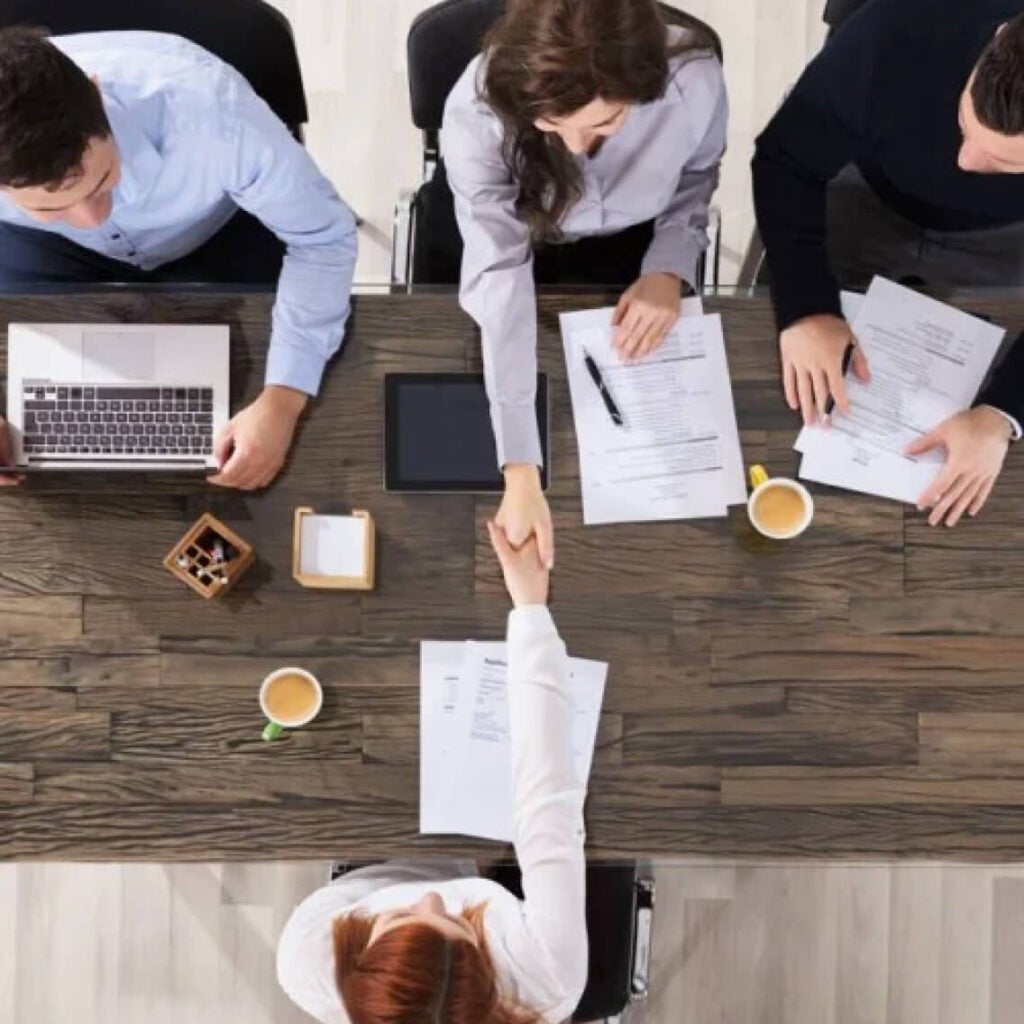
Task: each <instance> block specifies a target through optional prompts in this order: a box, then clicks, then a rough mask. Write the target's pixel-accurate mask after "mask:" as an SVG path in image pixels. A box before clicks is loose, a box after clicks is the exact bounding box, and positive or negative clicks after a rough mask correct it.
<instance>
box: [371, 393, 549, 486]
mask: <svg viewBox="0 0 1024 1024" xmlns="http://www.w3.org/2000/svg"><path fill="white" fill-rule="evenodd" d="M547 407H548V403H547V378H546V377H545V376H544V375H543V374H540V375H539V376H538V378H537V422H538V424H539V425H540V436H541V450H542V452H543V454H544V469H542V471H541V479H542V482H543V484H544V486H545V487H547V461H548V444H547V434H548V430H547ZM384 433H385V445H384V447H385V454H384V486H385V487H386V488H387V490H389V491H500V490H502V489H503V488H504V480H503V478H502V475H501V472H500V471H499V469H498V463H497V455H496V452H495V447H494V432H493V431H492V429H491V417H490V407H489V405H488V402H487V393H486V391H485V390H484V379H483V376H482V375H478V374H469V373H392V374H388V375H387V376H386V377H385V378H384Z"/></svg>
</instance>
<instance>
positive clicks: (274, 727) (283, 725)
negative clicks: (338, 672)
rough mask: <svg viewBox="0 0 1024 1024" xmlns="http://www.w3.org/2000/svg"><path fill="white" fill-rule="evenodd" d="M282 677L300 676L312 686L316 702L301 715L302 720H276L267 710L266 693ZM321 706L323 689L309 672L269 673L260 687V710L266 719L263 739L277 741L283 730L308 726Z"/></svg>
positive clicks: (291, 669) (299, 669) (286, 669)
mask: <svg viewBox="0 0 1024 1024" xmlns="http://www.w3.org/2000/svg"><path fill="white" fill-rule="evenodd" d="M282 676H300V677H301V678H303V679H305V680H306V681H307V682H309V683H310V684H312V686H313V689H314V690H315V691H316V701H315V702H314V704H313V707H312V709H311V710H310V711H309V713H308V714H306V715H303V716H302V718H296V719H289V720H287V721H285V720H284V719H280V718H276V717H275V716H274V715H272V714H271V713H270V710H269V709H268V708H267V692H268V691H269V689H270V687H271V686H273V685H274V683H275V682H276V681H277V680H278V679H280V678H281V677H282ZM323 705H324V691H323V688H322V687H321V686H320V682H319V680H318V679H317V678H316V676H314V675H313V674H312V673H311V672H307V671H306V670H305V669H304V668H279V669H277V671H276V672H271V673H270V675H269V676H267V678H266V679H264V680H263V683H262V684H261V685H260V708H261V709H262V710H263V714H264V715H266V716H267V719H268V721H267V725H266V728H264V730H263V738H264V739H265V740H273V739H277V737H278V736H280V735H281V733H282V732H283V731H284V730H285V729H299V728H301V727H302V726H304V725H309V723H310V722H312V721H313V719H314V718H316V716H317V715H319V714H320V709H321V708H322V707H323Z"/></svg>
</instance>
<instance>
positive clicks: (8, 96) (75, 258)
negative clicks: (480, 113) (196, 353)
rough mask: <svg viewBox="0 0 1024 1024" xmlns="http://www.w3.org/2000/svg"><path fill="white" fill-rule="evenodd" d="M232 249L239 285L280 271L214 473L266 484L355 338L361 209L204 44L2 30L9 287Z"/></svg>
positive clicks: (175, 262) (151, 274)
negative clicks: (353, 297) (256, 387)
mask: <svg viewBox="0 0 1024 1024" xmlns="http://www.w3.org/2000/svg"><path fill="white" fill-rule="evenodd" d="M240 211H245V213H240ZM247 214H251V215H252V217H255V218H257V219H258V221H260V222H262V225H263V226H264V227H265V228H266V229H269V232H272V233H273V235H274V236H276V239H275V238H273V237H271V236H270V235H269V234H268V232H267V231H264V230H262V229H260V228H259V226H258V225H255V224H253V223H252V222H251V218H249V217H247ZM253 228H255V229H256V230H255V231H254V230H253ZM242 239H245V240H246V241H241V240H242ZM231 240H235V241H236V242H237V243H238V244H237V245H236V246H235V251H232V252H231V253H230V258H231V260H232V261H233V262H236V263H237V262H239V261H240V262H241V263H242V264H243V265H245V264H248V268H247V269H246V268H245V267H243V271H242V273H241V274H239V275H238V276H237V277H235V278H234V279H235V280H241V281H252V280H256V281H260V280H267V279H268V278H267V275H268V269H267V268H268V265H269V267H270V270H269V273H270V274H271V275H273V274H276V273H277V268H278V267H279V268H280V271H279V279H278V291H277V301H276V304H275V306H274V312H273V326H272V331H271V337H270V348H269V351H268V355H267V369H266V378H265V387H264V390H263V392H262V393H261V394H260V396H259V397H258V398H257V399H256V400H255V401H254V402H253V403H252V404H251V405H249V406H248V407H246V408H245V409H243V410H241V411H240V412H239V413H238V414H237V415H236V416H235V417H234V418H233V419H232V420H231V421H230V423H228V425H227V426H226V428H225V430H224V431H223V433H222V434H221V435H220V436H219V437H218V438H217V439H216V442H215V451H216V453H217V456H218V459H219V460H220V463H221V469H220V472H219V473H217V474H216V475H215V476H213V477H211V478H210V479H211V482H213V483H217V484H223V485H225V486H233V487H240V488H243V489H254V488H258V487H264V486H266V485H267V484H269V483H270V482H271V481H272V480H273V479H274V477H275V476H276V475H277V473H278V471H279V470H280V468H281V465H282V464H283V462H284V459H285V457H286V455H287V453H288V449H289V447H290V445H291V440H292V436H293V434H294V430H295V424H296V422H297V420H298V417H299V415H300V414H301V412H302V410H303V409H304V407H305V405H306V403H307V402H308V400H309V397H310V396H312V395H315V394H316V393H317V391H318V389H319V387H320V381H321V377H322V376H323V372H324V368H325V366H326V364H327V361H328V359H329V358H330V357H331V356H332V355H333V354H334V353H335V352H336V351H337V349H338V347H339V346H340V344H341V340H342V335H343V333H344V328H345V323H346V320H347V319H348V314H349V296H350V292H351V286H352V275H353V271H354V267H355V261H356V251H357V238H356V226H355V220H354V218H353V216H352V214H351V212H350V211H349V209H348V208H347V207H346V206H345V204H344V203H343V202H342V201H341V200H340V199H339V198H338V196H337V194H336V193H335V191H334V189H333V188H332V186H331V184H330V183H329V182H328V181H327V179H326V178H325V177H324V176H323V174H321V172H320V171H319V170H318V169H317V167H316V165H315V164H314V163H313V161H312V159H311V158H310V157H309V155H308V153H307V152H306V151H305V149H303V147H302V146H301V145H300V144H299V143H298V142H297V141H296V140H295V139H294V138H293V137H292V135H291V134H290V132H289V131H288V129H287V127H286V126H285V125H284V124H283V123H282V122H281V121H280V120H279V119H278V118H277V116H276V115H275V114H274V113H273V112H272V111H271V110H270V108H269V107H268V106H267V105H266V104H265V103H264V102H263V100H261V99H260V98H259V97H258V96H257V95H256V93H255V92H254V91H253V90H252V88H251V87H250V86H249V84H248V83H247V82H246V81H245V79H244V78H243V77H242V76H241V75H240V74H239V73H238V72H237V71H235V70H234V69H233V68H231V67H230V66H229V65H227V64H225V63H224V62H223V61H221V60H219V59H218V58H217V57H215V56H214V55H212V54H211V53H208V52H207V51H206V50H203V49H202V48H200V47H198V46H196V45H195V44H193V43H190V42H188V41H187V40H185V39H182V38H180V37H178V36H171V35H162V34H158V33H149V32H105V33H95V34H89V35H78V36H64V37H57V38H53V39H46V38H45V37H44V36H43V35H42V34H40V33H38V32H33V31H31V30H26V29H8V30H5V31H3V32H0V282H3V283H4V284H6V285H8V286H17V285H18V284H24V283H29V282H36V281H45V282H61V281H79V282H82V281H85V282H89V281H109V280H121V281H148V280H153V281H161V280H179V281H180V280H182V279H183V274H182V269H183V268H187V267H190V266H191V267H201V266H205V267H209V266H210V263H211V256H214V254H215V253H216V251H217V250H218V246H219V251H220V253H224V251H225V242H228V241H231ZM278 240H280V241H278ZM268 241H269V243H270V244H269V245H268V244H267V242H268ZM282 248H283V262H282V259H281V250H282ZM268 254H269V256H268ZM204 256H205V259H204ZM268 260H269V262H268ZM193 279H194V278H193ZM215 279H216V280H220V281H225V280H229V279H230V278H228V277H225V276H215ZM270 279H271V280H272V279H273V278H272V277H271V278H270ZM0 440H2V442H3V445H0V447H3V446H5V445H6V431H4V432H3V436H2V438H0ZM8 456H9V452H6V451H3V450H0V459H2V458H4V457H8ZM7 482H10V481H7Z"/></svg>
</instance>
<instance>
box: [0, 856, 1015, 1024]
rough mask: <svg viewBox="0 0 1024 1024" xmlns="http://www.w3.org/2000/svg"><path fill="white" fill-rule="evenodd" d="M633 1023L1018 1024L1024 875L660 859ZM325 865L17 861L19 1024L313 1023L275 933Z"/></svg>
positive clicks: (2, 879) (9, 895)
mask: <svg viewBox="0 0 1024 1024" xmlns="http://www.w3.org/2000/svg"><path fill="white" fill-rule="evenodd" d="M654 875H655V880H656V885H657V904H656V909H655V933H654V944H653V950H654V959H653V969H652V978H651V980H652V988H651V994H650V998H649V1000H648V1001H647V1002H646V1003H645V1004H643V1005H641V1006H638V1007H636V1008H634V1009H632V1010H630V1012H629V1013H628V1014H627V1016H626V1018H625V1020H624V1024H1019V1022H1020V1021H1021V1020H1022V1019H1024V980H1022V975H1021V971H1020V962H1021V958H1022V957H1024V868H1021V867H1019V866H993V867H967V866H956V867H951V866H945V867H940V866H937V865H900V866H880V865H862V864H847V865H835V864H822V863H813V862H808V863H800V864H793V863H791V864H786V865H781V864H771V863H745V864H736V863H729V862H715V863H708V862H692V863H681V862H660V863H658V864H656V865H655V866H654ZM325 876H326V864H323V863H305V864H289V863H275V864H265V863H251V864H169V865H161V864H135V865H84V864H21V865H0V1020H2V1021H4V1024H140V1022H143V1021H144V1022H145V1024H180V1022H181V1021H202V1022H203V1024H302V1022H303V1021H308V1020H309V1018H308V1017H306V1016H305V1015H304V1014H303V1013H302V1012H301V1011H299V1010H298V1009H296V1008H295V1007H294V1006H292V1005H291V1003H290V1002H289V1001H288V1000H287V998H286V997H285V996H284V995H283V994H282V993H281V992H280V991H279V990H278V988H277V985H276V982H275V974H274V950H275V948H276V943H277V938H278V935H279V934H280V930H281V928H282V927H283V925H284V922H285V920H286V919H287V917H288V915H289V914H290V913H291V911H292V909H293V908H294V906H295V905H296V903H298V902H299V901H300V900H301V899H302V898H303V897H304V896H305V895H307V894H308V893H309V892H310V891H312V890H313V889H314V888H316V887H317V886H318V885H319V884H321V883H322V881H323V879H324V878H325Z"/></svg>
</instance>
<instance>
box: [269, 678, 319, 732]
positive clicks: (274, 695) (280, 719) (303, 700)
mask: <svg viewBox="0 0 1024 1024" xmlns="http://www.w3.org/2000/svg"><path fill="white" fill-rule="evenodd" d="M322 704H323V691H322V690H321V689H320V684H319V683H318V682H317V680H316V677H315V676H313V675H312V674H310V673H309V672H307V671H306V670H305V669H301V668H280V669H278V670H277V671H276V672H271V673H270V675H269V676H267V678H266V679H264V680H263V685H262V686H261V687H260V707H261V708H262V709H263V713H264V714H265V715H266V716H267V718H269V719H270V722H269V724H268V725H267V727H266V729H264V731H263V738H264V739H268V740H269V739H274V738H276V737H277V736H279V735H280V734H281V732H282V730H283V729H286V728H287V729H297V728H298V727H299V726H301V725H307V724H308V723H309V722H311V721H312V720H313V719H314V718H316V716H317V715H318V714H319V713H320V708H321V706H322Z"/></svg>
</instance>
